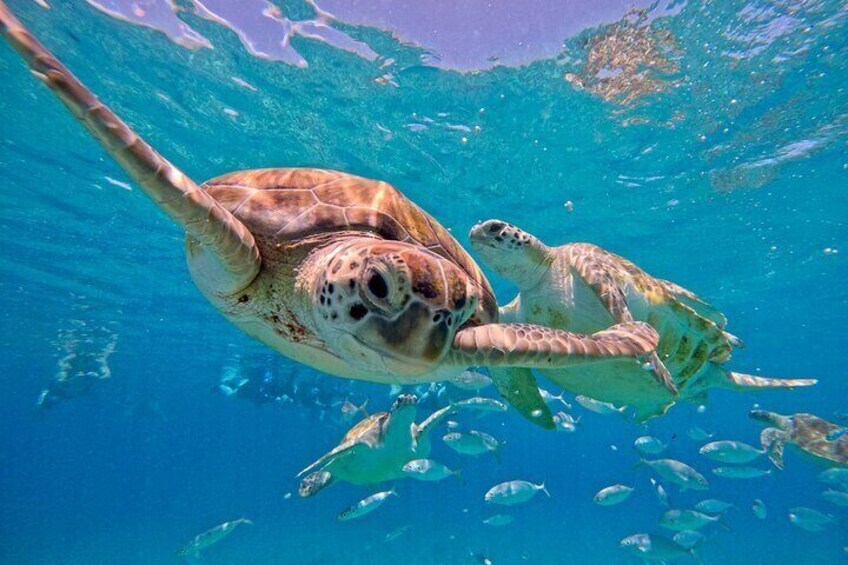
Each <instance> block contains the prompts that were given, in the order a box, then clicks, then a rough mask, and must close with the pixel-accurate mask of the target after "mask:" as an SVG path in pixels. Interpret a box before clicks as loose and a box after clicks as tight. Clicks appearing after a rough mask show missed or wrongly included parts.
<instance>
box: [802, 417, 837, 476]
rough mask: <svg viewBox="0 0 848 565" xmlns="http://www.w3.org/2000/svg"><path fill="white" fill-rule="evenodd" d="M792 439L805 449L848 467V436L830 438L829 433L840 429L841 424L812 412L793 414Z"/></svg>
mask: <svg viewBox="0 0 848 565" xmlns="http://www.w3.org/2000/svg"><path fill="white" fill-rule="evenodd" d="M792 424H793V430H792V441H794V442H795V444H797V445H798V447H800V448H801V449H803V450H804V451H806V452H808V453H811V454H812V455H815V456H816V457H821V458H822V459H826V460H828V461H832V462H834V463H836V464H838V465H842V466H845V467H848V436H845V435H843V436H841V437H839V438H837V439H835V440H832V441H831V440H828V439H827V436H828V434H831V433H833V432H835V431H838V430H839V429H840V428H841V426H838V425H836V424H833V423H831V422H828V421H827V420H823V419H821V418H819V417H818V416H814V415H812V414H795V415H793V416H792Z"/></svg>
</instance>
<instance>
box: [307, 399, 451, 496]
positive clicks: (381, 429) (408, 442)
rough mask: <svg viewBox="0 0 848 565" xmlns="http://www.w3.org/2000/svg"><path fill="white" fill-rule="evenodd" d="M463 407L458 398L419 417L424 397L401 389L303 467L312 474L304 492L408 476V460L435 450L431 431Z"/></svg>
mask: <svg viewBox="0 0 848 565" xmlns="http://www.w3.org/2000/svg"><path fill="white" fill-rule="evenodd" d="M460 408H461V404H452V405H450V406H446V407H444V408H442V409H440V410H437V411H436V412H434V413H433V414H431V415H430V416H429V417H428V418H427V419H426V420H424V421H423V422H421V424H416V423H415V417H416V416H417V414H418V397H417V396H415V395H414V394H401V395H399V396H398V397H397V399H395V402H394V404H392V408H391V410H390V411H389V412H378V413H377V414H372V415H371V416H368V417H367V418H365V419H363V420H361V421H360V422H359V423H358V424H356V425H355V426H353V427H352V428H351V429H350V430H348V432H347V433H346V434H345V436H344V438H342V441H341V442H340V443H339V445H337V446H336V447H334V448H333V449H331V450H330V451H329V452H328V453H326V454H325V455H322V456H321V457H320V458H318V460H316V461H315V462H314V463H312V464H311V465H309V466H308V467H306V468H305V469H304V470H303V471H301V472H300V473H298V477H301V476H303V475H306V474H307V473H309V475H306V477H304V479H303V480H302V481H301V483H300V487H299V488H298V493H299V494H300V496H302V497H309V496H312V495H313V494H315V493H317V492H318V491H319V490H321V489H323V488H324V487H327V486H329V485H330V484H332V483H334V482H336V481H345V482H348V483H352V484H355V485H372V484H377V483H382V482H386V481H393V480H396V479H402V478H405V477H407V476H408V475H406V473H404V472H403V466H404V465H405V464H406V463H408V462H409V461H412V460H413V459H426V458H427V457H428V456H429V455H430V448H431V443H430V432H431V430H432V429H433V428H434V427H435V425H436V424H438V423H439V422H441V421H442V420H443V419H444V418H445V417H446V416H448V415H449V414H452V413H454V412H456V411H457V410H459V409H460Z"/></svg>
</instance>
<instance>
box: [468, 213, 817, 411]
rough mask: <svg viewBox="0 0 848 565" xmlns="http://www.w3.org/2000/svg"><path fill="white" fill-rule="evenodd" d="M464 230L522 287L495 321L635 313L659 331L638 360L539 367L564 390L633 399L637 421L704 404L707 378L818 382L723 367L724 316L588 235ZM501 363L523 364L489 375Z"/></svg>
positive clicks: (507, 227) (493, 225)
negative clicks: (553, 239) (564, 239)
mask: <svg viewBox="0 0 848 565" xmlns="http://www.w3.org/2000/svg"><path fill="white" fill-rule="evenodd" d="M470 237H471V244H472V247H473V248H474V249H475V251H477V253H478V254H479V256H480V257H481V258H482V260H483V262H484V264H486V265H487V266H489V267H490V268H491V269H492V270H493V271H495V272H496V273H498V274H499V275H502V276H504V277H506V278H508V279H509V280H511V281H512V282H514V283H515V284H516V286H517V287H518V290H519V295H518V296H517V297H516V298H515V299H514V300H513V301H512V302H511V303H510V304H508V305H506V306H504V307H503V308H501V318H500V319H501V321H503V322H513V323H515V322H526V323H533V324H542V325H544V326H549V327H552V328H557V329H562V330H569V331H574V332H594V331H598V330H599V329H602V328H605V327H608V326H609V325H610V324H617V323H622V322H632V321H633V320H642V321H644V322H647V323H648V324H650V325H651V326H653V327H654V328H655V329H656V330H657V331H658V332H659V334H660V343H659V346H658V347H657V350H656V352H655V353H651V354H650V355H649V356H647V357H646V358H645V360H644V361H645V362H644V363H643V364H642V366H641V367H640V365H639V363H636V362H635V361H634V360H633V359H616V360H610V361H609V362H608V363H598V364H593V365H591V366H583V367H562V368H553V369H545V370H542V373H543V374H544V375H545V376H546V377H548V378H549V379H551V380H552V381H553V382H555V383H556V384H557V385H559V386H560V387H562V388H564V389H566V390H570V391H572V392H575V393H578V394H582V395H585V396H588V397H591V398H595V399H598V400H603V401H607V402H612V403H613V404H617V405H622V404H626V405H628V406H631V407H632V408H634V409H635V411H636V418H637V420H639V421H642V420H646V419H648V418H651V417H653V416H658V415H661V414H663V413H664V412H665V411H666V410H667V409H668V407H669V406H671V405H672V404H673V403H674V402H675V401H676V400H677V399H678V398H679V397H682V398H687V399H690V400H692V401H694V402H698V403H702V402H704V401H705V400H706V389H707V388H709V387H717V386H723V387H728V388H733V389H736V390H746V389H758V388H770V387H796V386H807V385H812V384H814V383H815V382H816V381H814V380H811V379H767V378H763V377H755V376H751V375H743V374H740V373H734V372H731V371H726V370H724V369H722V368H721V367H720V365H721V364H722V363H724V362H726V361H727V360H728V359H730V353H731V350H732V348H733V347H734V346H739V345H740V342H739V340H738V339H737V338H735V337H734V336H732V335H730V334H729V333H727V332H726V331H725V329H724V327H725V324H726V319H725V317H724V316H723V315H722V314H721V313H719V312H718V311H716V310H715V309H714V308H713V307H711V306H710V305H709V304H707V303H705V302H704V301H703V300H701V299H700V298H698V297H697V296H696V295H695V294H693V293H692V292H690V291H688V290H686V289H684V288H682V287H680V286H678V285H676V284H674V283H671V282H669V281H665V280H661V279H656V278H654V277H652V276H650V275H648V274H647V273H645V272H644V271H642V270H641V269H639V267H637V266H636V265H634V264H633V263H631V262H630V261H627V260H626V259H624V258H622V257H619V256H617V255H614V254H612V253H610V252H608V251H605V250H603V249H601V248H600V247H597V246H595V245H591V244H588V243H574V244H569V245H563V246H560V247H548V246H547V245H545V244H544V243H542V242H541V241H540V240H539V239H538V238H536V237H534V236H532V235H530V234H529V233H527V232H525V231H523V230H521V229H519V228H517V227H515V226H513V225H511V224H508V223H506V222H503V221H500V220H488V221H486V222H483V223H480V224H477V225H476V226H474V227H473V228H472V230H471V235H470ZM646 369H647V370H646ZM504 370H508V371H510V372H511V373H513V374H515V373H521V372H524V371H528V370H527V369H519V368H513V369H495V370H493V371H492V374H493V377H494V378H497V377H498V374H499V373H500V372H501V371H504ZM513 378H516V379H518V378H520V377H515V376H513Z"/></svg>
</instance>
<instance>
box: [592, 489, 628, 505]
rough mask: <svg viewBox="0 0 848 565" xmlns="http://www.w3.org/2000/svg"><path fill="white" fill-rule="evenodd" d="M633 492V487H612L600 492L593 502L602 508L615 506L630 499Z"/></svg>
mask: <svg viewBox="0 0 848 565" xmlns="http://www.w3.org/2000/svg"><path fill="white" fill-rule="evenodd" d="M633 490H634V489H633V487H628V486H625V485H612V486H608V487H606V488H602V489H601V490H600V491H598V493H597V494H596V495H595V498H594V499H593V500H594V501H595V504H598V505H600V506H614V505H616V504H621V503H622V502H624V501H625V500H627V499H628V498H630V495H631V494H633Z"/></svg>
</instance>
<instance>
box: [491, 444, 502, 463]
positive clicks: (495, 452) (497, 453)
mask: <svg viewBox="0 0 848 565" xmlns="http://www.w3.org/2000/svg"><path fill="white" fill-rule="evenodd" d="M501 447H503V443H502V444H500V445H499V446H497V447H496V448H494V449H493V450H492V456H493V457H494V458H495V461H497V462H498V465H500V464H501Z"/></svg>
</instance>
